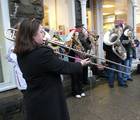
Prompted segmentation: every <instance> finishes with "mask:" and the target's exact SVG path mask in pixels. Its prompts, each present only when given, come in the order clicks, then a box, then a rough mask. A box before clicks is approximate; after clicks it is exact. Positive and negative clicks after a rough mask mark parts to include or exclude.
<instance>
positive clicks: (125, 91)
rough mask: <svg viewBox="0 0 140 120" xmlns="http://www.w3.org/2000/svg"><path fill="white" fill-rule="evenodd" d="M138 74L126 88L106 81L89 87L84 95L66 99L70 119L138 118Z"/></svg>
mask: <svg viewBox="0 0 140 120" xmlns="http://www.w3.org/2000/svg"><path fill="white" fill-rule="evenodd" d="M139 78H140V75H134V76H133V79H134V81H133V82H128V85H129V87H128V88H121V87H118V86H117V84H116V85H115V87H114V88H109V87H108V85H107V83H104V84H101V85H98V86H96V87H95V88H94V89H89V90H88V91H87V92H86V94H87V96H86V97H83V98H82V99H77V98H73V97H69V98H68V99H67V102H68V106H69V112H70V116H71V120H140V79H139Z"/></svg>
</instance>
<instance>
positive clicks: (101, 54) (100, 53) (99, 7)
mask: <svg viewBox="0 0 140 120" xmlns="http://www.w3.org/2000/svg"><path fill="white" fill-rule="evenodd" d="M96 9H97V13H96V14H97V33H98V34H99V36H100V37H99V40H98V45H99V46H98V56H99V57H101V58H103V57H104V51H103V37H104V33H103V14H102V0H98V2H97V6H96ZM98 62H99V63H100V62H101V60H100V59H98Z"/></svg>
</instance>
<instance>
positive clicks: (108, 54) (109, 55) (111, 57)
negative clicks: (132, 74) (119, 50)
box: [103, 43, 122, 63]
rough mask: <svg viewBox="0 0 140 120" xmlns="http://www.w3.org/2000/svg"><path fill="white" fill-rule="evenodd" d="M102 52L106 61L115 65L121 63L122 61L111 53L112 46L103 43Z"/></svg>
mask: <svg viewBox="0 0 140 120" xmlns="http://www.w3.org/2000/svg"><path fill="white" fill-rule="evenodd" d="M103 50H104V51H105V52H106V59H108V60H111V61H114V62H117V63H121V62H122V60H121V59H120V58H119V57H118V56H117V55H116V54H115V53H114V52H113V50H112V46H108V45H106V44H105V43H103ZM107 63H108V62H107Z"/></svg>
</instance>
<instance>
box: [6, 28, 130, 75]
mask: <svg viewBox="0 0 140 120" xmlns="http://www.w3.org/2000/svg"><path fill="white" fill-rule="evenodd" d="M17 31H18V30H17V29H14V28H9V29H8V30H7V31H6V32H5V38H6V39H8V40H10V41H12V42H14V41H15V38H16V32H17ZM44 32H45V31H44ZM46 42H47V44H48V43H51V44H55V45H57V46H59V47H62V48H65V49H69V50H73V51H74V52H78V53H80V54H83V55H85V56H88V57H89V58H95V59H101V60H104V61H107V62H110V63H113V64H116V65H119V66H122V67H124V68H127V69H130V67H127V66H125V65H122V64H119V63H117V62H114V61H111V60H108V59H104V58H101V57H98V56H96V55H91V54H88V53H85V52H82V51H79V50H77V49H74V48H71V47H68V46H66V45H65V44H64V43H62V42H59V41H54V40H48V41H46ZM56 54H59V55H62V56H66V57H69V58H73V59H77V58H75V57H72V56H69V55H66V54H63V53H60V52H58V51H57V52H56ZM90 64H91V65H100V64H98V63H93V62H91V63H90ZM102 66H103V67H104V68H106V69H110V70H113V71H115V72H119V73H122V74H127V75H129V74H131V73H126V72H124V71H120V70H117V69H114V68H110V67H108V66H104V65H102Z"/></svg>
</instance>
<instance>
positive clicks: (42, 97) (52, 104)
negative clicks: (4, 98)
mask: <svg viewBox="0 0 140 120" xmlns="http://www.w3.org/2000/svg"><path fill="white" fill-rule="evenodd" d="M43 37H44V31H43V29H42V26H41V23H40V21H38V20H36V19H33V20H28V19H26V20H24V21H23V22H21V24H20V26H19V29H18V32H17V34H16V41H15V48H14V52H15V53H16V55H17V61H18V64H19V67H20V69H21V72H22V73H23V77H24V79H25V80H26V83H27V89H26V92H25V93H24V94H23V99H24V105H25V109H26V116H27V118H26V120H70V118H69V113H68V110H67V106H66V100H65V97H64V91H63V85H62V83H61V78H60V74H72V73H78V74H79V73H81V72H82V66H84V65H87V64H88V63H89V61H88V60H87V59H85V60H82V61H81V62H80V63H71V62H66V61H62V60H60V59H59V58H58V57H57V56H56V55H55V54H54V52H53V50H52V49H51V48H50V47H48V46H42V44H43V43H44V41H43Z"/></svg>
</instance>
